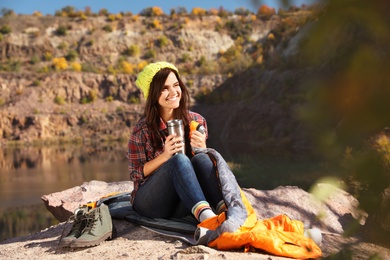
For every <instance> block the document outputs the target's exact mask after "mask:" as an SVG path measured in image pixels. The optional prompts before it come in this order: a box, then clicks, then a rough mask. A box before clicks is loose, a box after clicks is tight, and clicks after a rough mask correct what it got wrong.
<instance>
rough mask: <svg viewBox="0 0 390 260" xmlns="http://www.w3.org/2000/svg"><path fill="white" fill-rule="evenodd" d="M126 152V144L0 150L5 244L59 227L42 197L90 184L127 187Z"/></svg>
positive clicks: (1, 224) (0, 224)
mask: <svg viewBox="0 0 390 260" xmlns="http://www.w3.org/2000/svg"><path fill="white" fill-rule="evenodd" d="M125 152H126V144H123V143H122V144H119V143H117V144H111V145H99V146H98V147H94V146H62V147H18V148H12V149H11V148H9V149H0V230H1V232H0V241H2V240H3V239H5V238H7V237H12V236H19V235H25V234H28V233H29V232H35V231H39V230H40V229H44V228H46V227H48V224H49V223H50V224H52V223H53V222H56V221H55V219H54V218H53V217H52V216H51V215H50V213H49V212H48V211H47V210H45V208H44V206H43V203H42V201H41V199H40V198H41V196H42V195H45V194H50V193H53V192H58V191H62V190H65V189H69V188H72V187H74V186H77V185H80V184H82V183H83V182H86V181H91V180H101V181H106V182H114V181H124V180H126V181H127V180H128V179H129V177H128V174H127V163H126V157H125ZM37 208H38V209H39V211H38V212H37V211H36V210H37ZM32 216H33V219H35V221H33V222H31V217H32ZM38 220H40V221H38ZM18 223H19V224H18ZM21 223H23V224H21Z"/></svg>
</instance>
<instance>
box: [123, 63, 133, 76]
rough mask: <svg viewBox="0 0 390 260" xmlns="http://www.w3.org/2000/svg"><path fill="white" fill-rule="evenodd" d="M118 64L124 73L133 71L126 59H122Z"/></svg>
mask: <svg viewBox="0 0 390 260" xmlns="http://www.w3.org/2000/svg"><path fill="white" fill-rule="evenodd" d="M120 66H121V68H122V70H123V72H124V73H127V74H132V73H133V72H134V66H133V65H132V64H130V63H129V62H127V61H122V62H121V64H120Z"/></svg>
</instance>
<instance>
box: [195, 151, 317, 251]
mask: <svg viewBox="0 0 390 260" xmlns="http://www.w3.org/2000/svg"><path fill="white" fill-rule="evenodd" d="M203 152H206V153H207V154H208V155H209V156H210V158H211V159H212V160H213V161H214V164H215V165H216V168H217V175H218V178H219V181H220V187H221V191H222V194H223V197H224V200H225V203H226V206H227V211H226V212H223V213H221V214H220V215H218V216H215V217H213V218H209V219H206V220H205V221H203V222H202V223H200V224H198V227H203V228H206V229H208V230H210V231H212V232H211V235H210V236H209V237H208V241H207V245H208V246H210V247H213V248H216V249H219V250H231V249H241V248H243V249H244V250H245V251H248V250H249V249H250V248H251V247H253V248H256V249H260V250H264V251H266V252H268V253H270V254H273V255H278V256H285V257H290V258H297V259H308V258H312V259H313V258H319V257H321V255H322V252H321V249H320V248H319V247H318V245H316V244H315V243H314V241H313V240H312V239H310V238H307V237H305V236H304V235H303V234H304V225H303V223H302V222H301V221H298V220H291V219H290V218H289V217H287V216H286V215H283V214H282V215H278V216H275V217H273V218H270V219H265V220H259V219H258V218H257V215H256V212H255V210H254V209H253V207H252V205H251V204H250V203H249V201H248V200H247V198H246V197H245V194H244V193H243V192H242V190H241V188H240V187H239V186H238V184H237V182H236V180H235V177H234V175H233V173H232V172H231V170H230V168H229V167H228V165H227V164H226V162H225V161H224V160H223V158H222V157H221V156H220V155H219V153H218V152H216V151H215V150H213V149H206V150H204V151H203Z"/></svg>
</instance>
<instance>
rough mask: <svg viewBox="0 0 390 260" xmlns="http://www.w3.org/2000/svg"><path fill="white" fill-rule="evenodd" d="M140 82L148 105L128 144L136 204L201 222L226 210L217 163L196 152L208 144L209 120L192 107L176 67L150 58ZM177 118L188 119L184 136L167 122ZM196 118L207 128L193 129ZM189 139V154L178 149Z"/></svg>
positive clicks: (157, 214)
mask: <svg viewBox="0 0 390 260" xmlns="http://www.w3.org/2000/svg"><path fill="white" fill-rule="evenodd" d="M136 85H137V86H138V87H139V88H140V89H141V90H142V91H143V94H144V97H145V98H146V106H145V112H144V116H143V117H142V118H141V119H140V121H139V122H138V123H137V124H136V126H135V127H134V129H133V132H132V135H131V137H130V140H129V144H128V149H129V150H128V160H129V173H130V179H131V180H132V181H133V182H134V190H133V192H132V204H133V208H134V209H135V210H136V211H137V212H138V213H139V214H141V215H144V216H147V217H150V218H170V217H182V216H185V215H188V214H190V213H192V214H193V215H194V217H195V218H196V219H197V220H198V221H199V222H202V221H203V220H205V219H208V218H210V217H213V216H215V213H220V212H222V211H224V210H226V205H225V203H224V201H223V197H222V193H221V191H220V188H219V183H218V180H217V176H216V169H215V167H214V164H213V162H212V161H211V160H210V158H209V157H208V155H207V154H205V153H198V154H196V155H193V154H192V153H191V147H193V148H206V138H207V124H206V120H205V119H204V118H203V117H202V116H201V115H199V114H197V113H195V112H192V111H189V110H188V107H189V101H190V97H189V92H188V90H187V88H186V86H185V85H184V83H183V82H182V81H181V79H180V76H179V72H178V70H177V68H176V67H175V66H174V65H173V64H171V63H168V62H156V63H151V64H149V65H147V66H146V67H145V68H144V69H143V70H142V72H141V73H140V74H139V75H138V78H137V81H136ZM172 119H181V120H182V121H183V124H184V126H185V138H184V140H183V138H182V137H180V136H177V135H176V134H171V135H169V134H168V130H167V122H168V121H169V120H172ZM191 121H196V122H198V123H199V124H201V125H203V126H204V127H205V129H206V131H205V133H201V132H199V131H192V132H191V133H190V131H189V124H190V122H191ZM184 144H185V148H186V154H182V153H177V152H178V151H180V150H181V149H182V148H183V145H184Z"/></svg>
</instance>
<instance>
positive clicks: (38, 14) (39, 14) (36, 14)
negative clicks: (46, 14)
mask: <svg viewBox="0 0 390 260" xmlns="http://www.w3.org/2000/svg"><path fill="white" fill-rule="evenodd" d="M33 16H36V17H41V16H42V13H41V12H39V11H35V12H34V13H33Z"/></svg>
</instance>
